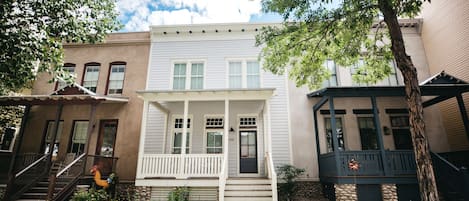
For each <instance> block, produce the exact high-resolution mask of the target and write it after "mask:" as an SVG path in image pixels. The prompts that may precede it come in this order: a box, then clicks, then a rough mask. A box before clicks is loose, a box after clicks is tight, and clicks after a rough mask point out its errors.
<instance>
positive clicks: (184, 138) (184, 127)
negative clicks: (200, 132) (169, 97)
mask: <svg viewBox="0 0 469 201" xmlns="http://www.w3.org/2000/svg"><path fill="white" fill-rule="evenodd" d="M188 116H189V100H187V99H186V100H184V117H183V119H182V122H183V123H182V143H181V155H185V154H186V144H187V119H188ZM192 124H194V123H192Z"/></svg>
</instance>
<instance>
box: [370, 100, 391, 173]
mask: <svg viewBox="0 0 469 201" xmlns="http://www.w3.org/2000/svg"><path fill="white" fill-rule="evenodd" d="M371 107H372V109H373V120H374V123H375V127H376V135H377V140H378V146H379V151H380V154H381V163H382V165H383V170H384V175H389V174H390V172H389V170H388V166H387V165H386V164H387V159H386V151H385V150H384V142H383V134H382V133H381V124H380V121H379V116H378V107H377V104H376V97H375V96H371Z"/></svg>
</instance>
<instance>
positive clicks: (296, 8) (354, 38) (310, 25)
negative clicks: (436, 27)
mask: <svg viewBox="0 0 469 201" xmlns="http://www.w3.org/2000/svg"><path fill="white" fill-rule="evenodd" d="M332 2H335V3H337V1H327V0H311V1H302V0H294V1H290V0H270V1H267V0H264V1H263V9H264V10H265V11H269V12H278V13H280V14H282V15H283V17H284V19H285V21H286V22H285V23H283V24H282V25H280V26H269V27H265V28H264V29H263V30H262V32H261V34H259V35H258V36H257V38H256V39H257V44H258V45H261V44H265V47H264V48H263V50H262V53H261V57H262V58H264V59H265V61H264V68H265V69H267V70H269V71H271V72H273V73H275V74H283V73H284V72H285V70H286V67H287V66H291V69H289V72H288V73H289V76H290V78H291V79H292V80H295V81H296V84H297V86H302V85H307V86H308V87H309V88H310V89H317V88H319V87H321V84H322V83H323V81H325V80H327V79H328V78H329V77H330V75H331V72H330V70H329V69H327V68H326V67H325V66H324V62H325V61H326V59H331V60H334V61H335V62H336V63H337V64H339V65H341V66H352V65H356V64H357V62H358V59H359V58H363V60H364V65H362V66H359V67H358V69H357V70H356V72H357V73H356V74H355V75H354V76H353V79H354V81H356V82H365V83H376V82H377V81H379V80H382V79H384V78H386V77H387V76H388V75H389V74H390V73H391V66H390V61H391V60H392V59H393V57H392V56H393V55H392V53H391V49H390V44H389V42H386V40H387V38H388V37H387V35H388V31H387V29H384V28H382V22H378V21H377V19H378V16H379V14H380V12H379V7H378V5H377V2H376V1H375V0H368V1H363V0H350V1H341V4H339V5H335V4H332ZM395 4H396V6H399V7H398V8H399V12H398V14H399V15H400V16H413V15H415V14H416V13H417V12H418V11H419V6H420V5H421V4H422V2H421V1H412V0H409V1H396V2H395ZM373 23H379V24H380V26H378V28H376V29H374V30H371V29H370V28H371V27H372V25H373Z"/></svg>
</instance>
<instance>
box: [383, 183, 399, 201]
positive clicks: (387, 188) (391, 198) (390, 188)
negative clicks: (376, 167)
mask: <svg viewBox="0 0 469 201" xmlns="http://www.w3.org/2000/svg"><path fill="white" fill-rule="evenodd" d="M381 192H382V193H383V200H385V201H397V186H396V184H382V185H381Z"/></svg>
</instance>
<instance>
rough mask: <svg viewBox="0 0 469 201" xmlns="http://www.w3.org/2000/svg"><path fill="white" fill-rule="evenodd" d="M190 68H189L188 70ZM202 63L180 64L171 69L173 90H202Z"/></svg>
mask: <svg viewBox="0 0 469 201" xmlns="http://www.w3.org/2000/svg"><path fill="white" fill-rule="evenodd" d="M188 66H190V68H188ZM203 88H204V63H203V62H181V63H175V64H174V68H173V89H180V90H184V89H203Z"/></svg>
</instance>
